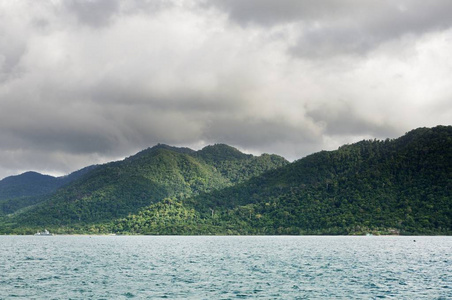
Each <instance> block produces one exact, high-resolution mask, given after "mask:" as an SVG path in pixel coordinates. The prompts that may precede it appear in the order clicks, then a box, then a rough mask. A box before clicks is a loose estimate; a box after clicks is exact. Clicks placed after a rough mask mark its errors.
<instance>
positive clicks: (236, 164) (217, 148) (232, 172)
mask: <svg viewBox="0 0 452 300" xmlns="http://www.w3.org/2000/svg"><path fill="white" fill-rule="evenodd" d="M211 153H215V155H216V156H217V155H218V156H219V157H221V159H220V160H218V159H217V160H215V159H212V155H211ZM287 163H288V162H287V161H286V160H285V159H284V158H282V157H280V156H276V155H262V156H259V157H255V156H252V155H245V154H243V153H240V151H238V150H237V149H235V148H232V147H230V146H227V145H214V146H209V147H206V148H204V149H203V150H200V151H193V150H191V149H188V148H176V147H170V146H167V145H157V146H155V147H153V148H149V149H146V150H144V151H141V152H139V153H137V154H136V155H134V156H131V157H129V158H127V159H125V160H123V161H118V162H112V163H109V164H105V165H102V166H99V167H97V168H96V169H95V170H93V171H91V172H89V173H87V174H86V175H85V176H82V177H81V178H80V179H79V180H77V181H74V182H72V183H71V184H68V185H67V186H65V187H63V188H62V189H59V190H58V191H57V192H56V193H55V194H54V195H52V196H50V197H48V199H46V201H45V202H43V203H42V204H40V205H37V206H36V207H34V208H33V209H32V210H30V211H27V212H25V213H23V214H22V215H20V216H18V219H17V220H18V221H19V223H20V224H28V225H42V226H49V225H52V224H53V225H62V224H65V225H66V224H75V223H80V224H88V223H95V222H99V221H109V220H112V219H114V218H118V217H123V216H127V215H128V214H130V213H136V212H137V211H138V210H139V209H140V208H142V207H145V206H148V205H150V204H152V203H156V202H159V201H161V200H162V199H164V198H166V197H177V198H178V199H184V198H187V197H190V196H194V195H197V194H199V193H201V192H212V191H214V190H217V189H221V188H224V187H227V186H231V185H232V184H234V183H236V182H242V181H244V180H246V179H249V178H251V177H252V176H257V175H260V174H261V173H263V172H265V171H267V170H271V169H275V168H277V167H281V166H283V165H286V164H287Z"/></svg>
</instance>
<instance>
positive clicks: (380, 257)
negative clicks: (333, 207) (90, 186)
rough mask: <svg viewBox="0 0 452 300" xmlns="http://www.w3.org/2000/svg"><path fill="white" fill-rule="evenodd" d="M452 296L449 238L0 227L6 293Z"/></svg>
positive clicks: (0, 271) (0, 281) (2, 293)
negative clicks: (45, 232) (54, 232)
mask: <svg viewBox="0 0 452 300" xmlns="http://www.w3.org/2000/svg"><path fill="white" fill-rule="evenodd" d="M129 298H135V299H159V298H166V299H255V298H256V299H380V298H388V299H452V237H341V236H337V237H312V236H301V237H200V236H196V237H192V236H189V237H187V236H184V237H181V236H52V237H35V236H0V299H129Z"/></svg>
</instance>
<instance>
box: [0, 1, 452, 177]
mask: <svg viewBox="0 0 452 300" xmlns="http://www.w3.org/2000/svg"><path fill="white" fill-rule="evenodd" d="M451 12H452V1H449V0H443V1H441V0H430V1H424V0H407V1H400V0H366V1H362V0H341V1H338V0H323V1H322V0H319V1H307V0H306V1H305V0H278V1H274V0H246V1H243V0H224V1H220V0H210V1H207V0H198V1H190V0H187V1H184V0H174V1H171V0H162V1H159V0H151V1H145V0H141V1H139V0H129V1H119V0H79V1H77V0H48V1H34V0H28V1H25V0H15V1H10V0H0V178H3V177H6V176H8V175H15V174H19V173H22V172H25V171H28V170H34V171H38V172H41V173H45V174H52V175H63V174H67V173H69V172H72V171H75V170H77V169H80V168H82V167H84V166H88V165H91V164H99V163H104V162H107V161H112V160H118V159H122V158H124V157H127V156H130V155H132V154H134V153H136V152H138V151H140V150H142V149H145V148H148V147H151V146H153V145H156V144H158V143H164V144H169V145H173V146H186V147H190V148H193V149H200V148H202V147H203V146H206V145H211V144H215V143H225V144H228V145H231V146H234V147H236V148H238V149H240V150H242V151H244V152H247V153H253V154H256V155H259V154H261V153H275V154H279V155H281V156H284V157H285V158H287V159H289V160H295V159H299V158H302V157H304V156H306V155H309V154H311V153H314V152H318V151H320V150H334V149H337V148H338V147H339V146H340V145H343V144H347V143H354V142H357V141H360V140H362V139H374V138H376V139H386V138H396V137H399V136H401V135H403V134H404V133H406V132H408V131H410V130H412V129H415V128H418V127H433V126H436V125H451V123H452V84H451V83H452V55H451V53H452V18H451V17H450V15H451Z"/></svg>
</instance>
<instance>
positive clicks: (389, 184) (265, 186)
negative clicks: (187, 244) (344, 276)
mask: <svg viewBox="0 0 452 300" xmlns="http://www.w3.org/2000/svg"><path fill="white" fill-rule="evenodd" d="M111 230H112V231H118V232H122V231H126V232H131V233H149V234H162V233H163V234H183V233H186V234H216V233H221V234H364V233H374V234H399V233H401V234H451V233H452V127H443V126H440V127H436V128H432V129H428V128H421V129H417V130H413V131H411V132H409V133H407V134H406V135H405V136H403V137H401V138H399V139H395V140H385V141H376V140H373V141H362V142H359V143H356V144H353V145H345V146H343V147H341V148H339V149H338V150H336V151H322V152H319V153H316V154H313V155H310V156H308V157H305V158H303V159H300V160H298V161H296V162H294V163H292V164H289V165H287V166H285V167H282V168H279V169H276V170H273V171H270V172H267V173H265V174H263V175H262V176H259V177H255V178H252V179H250V180H249V181H247V182H244V183H241V184H238V185H236V186H233V187H230V188H226V189H223V190H220V191H216V192H213V193H203V194H201V195H199V196H197V197H194V198H190V199H186V200H184V201H178V200H177V199H167V201H166V202H164V203H159V204H158V205H153V206H150V207H148V208H147V209H144V210H142V211H140V213H138V214H136V215H132V216H130V217H128V218H125V219H122V220H118V221H116V222H115V223H114V224H113V225H112V227H111Z"/></svg>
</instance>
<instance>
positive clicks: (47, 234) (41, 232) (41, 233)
mask: <svg viewBox="0 0 452 300" xmlns="http://www.w3.org/2000/svg"><path fill="white" fill-rule="evenodd" d="M35 235H38V236H52V235H53V234H52V233H50V232H49V231H48V230H47V229H44V231H38V232H36V233H35Z"/></svg>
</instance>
